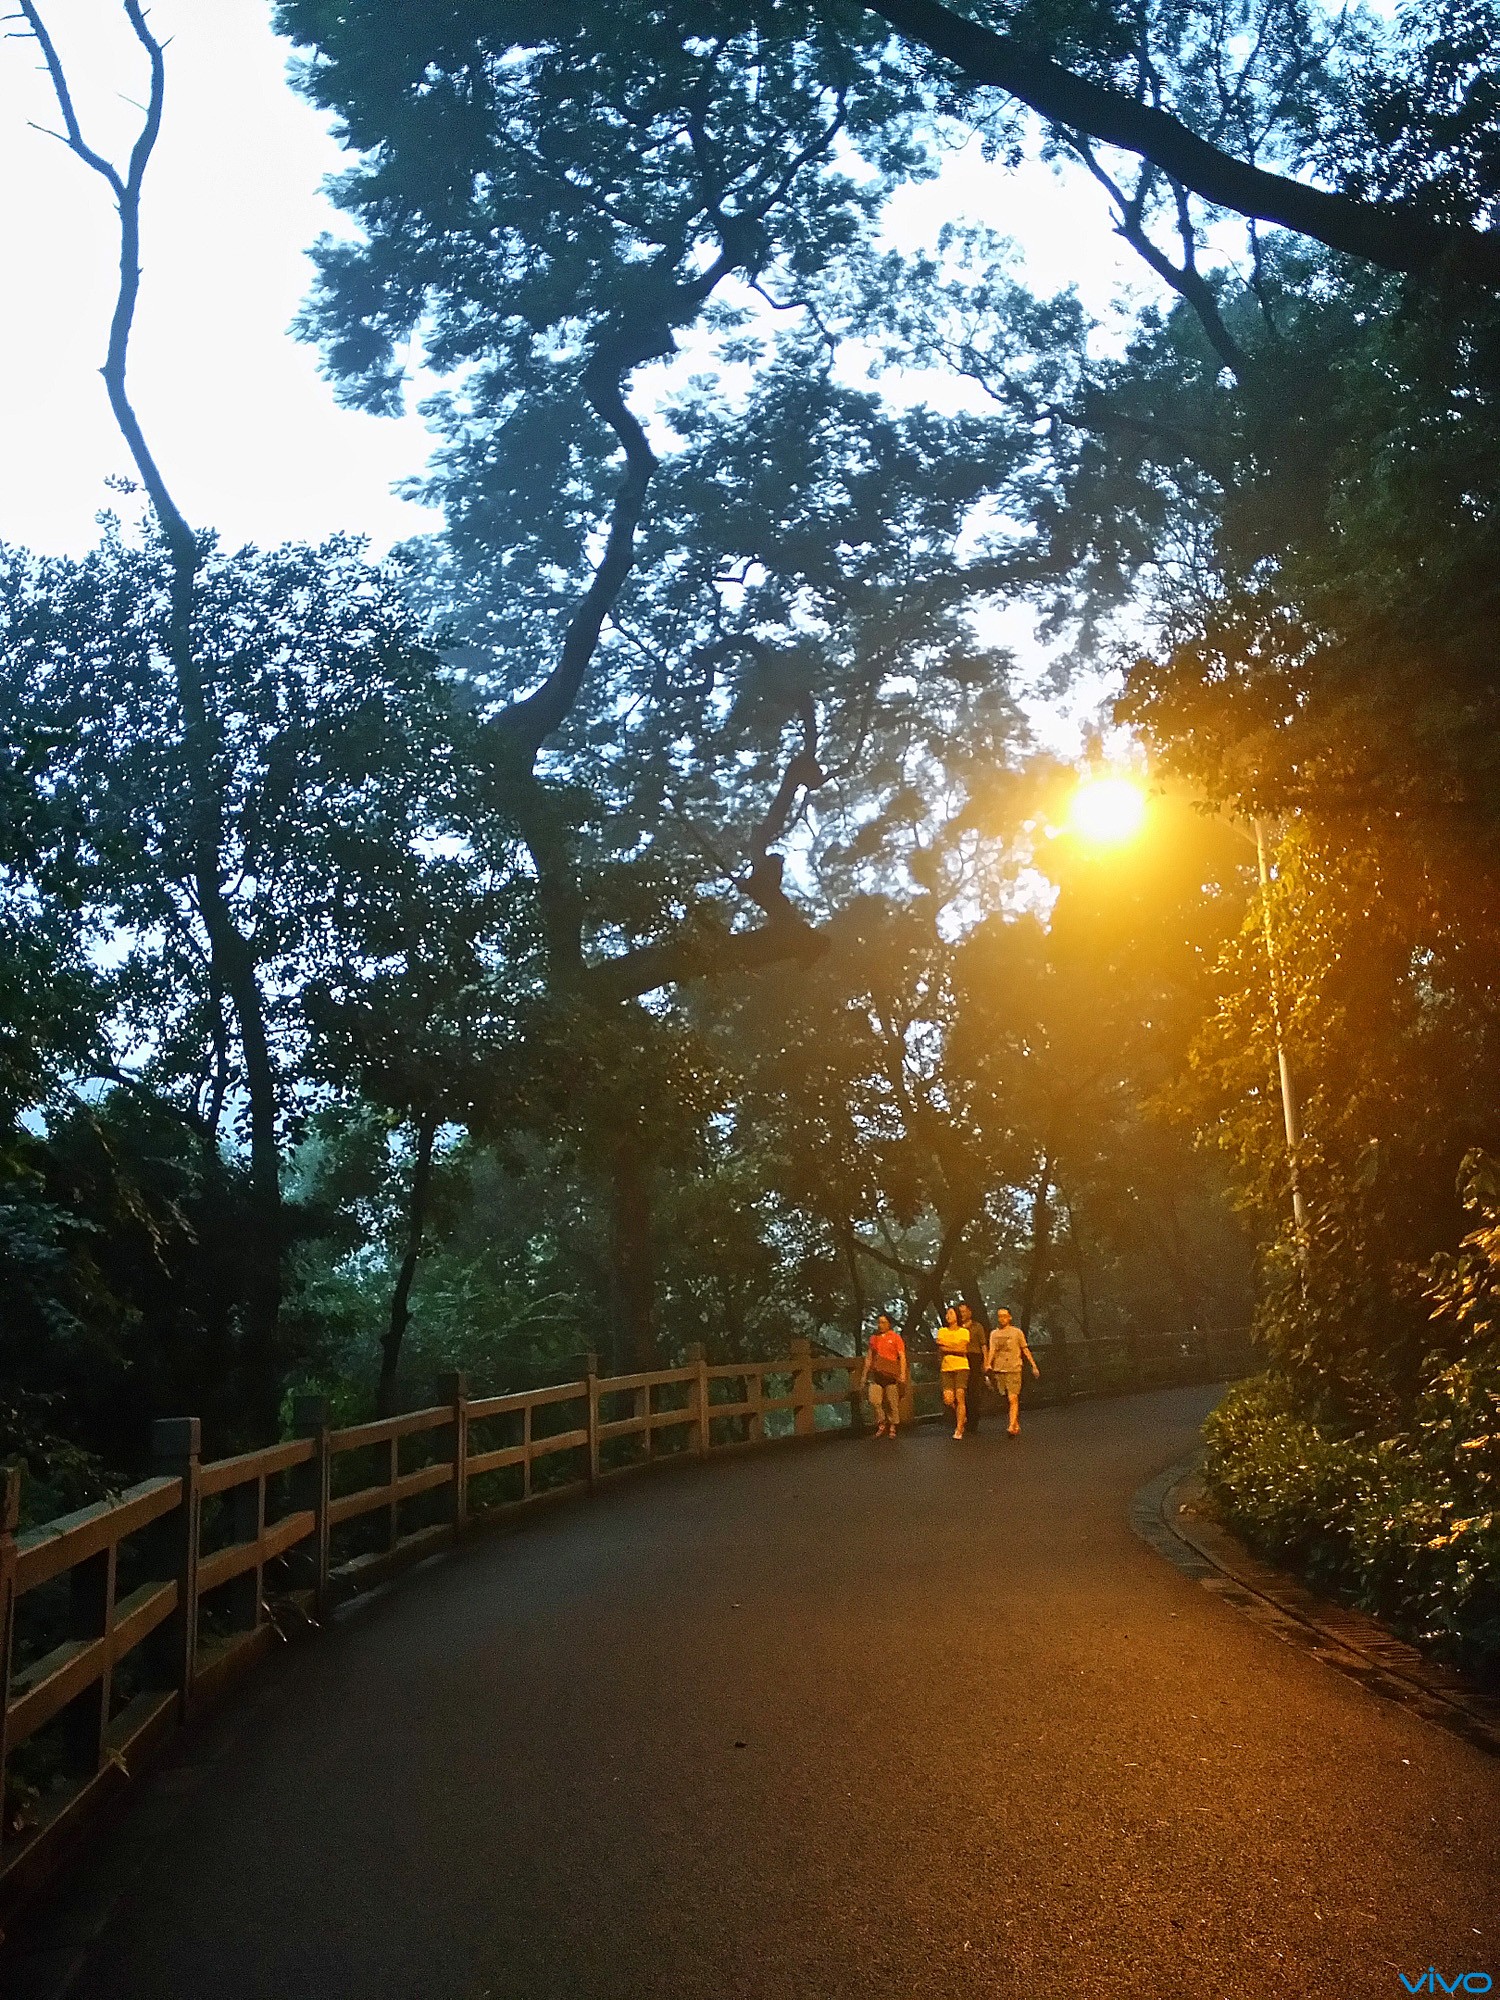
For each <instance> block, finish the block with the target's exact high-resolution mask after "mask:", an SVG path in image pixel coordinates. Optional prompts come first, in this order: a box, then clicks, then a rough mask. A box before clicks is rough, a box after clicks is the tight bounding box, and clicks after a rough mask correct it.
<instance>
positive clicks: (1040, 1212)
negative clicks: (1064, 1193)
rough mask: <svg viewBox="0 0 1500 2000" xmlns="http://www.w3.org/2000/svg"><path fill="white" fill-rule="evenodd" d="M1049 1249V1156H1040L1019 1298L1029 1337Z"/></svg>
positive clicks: (1050, 1181) (1021, 1320)
mask: <svg viewBox="0 0 1500 2000" xmlns="http://www.w3.org/2000/svg"><path fill="white" fill-rule="evenodd" d="M1051 1249H1052V1155H1051V1154H1050V1153H1044V1154H1043V1155H1042V1170H1041V1172H1040V1173H1039V1174H1038V1175H1037V1177H1036V1188H1035V1190H1034V1192H1033V1194H1032V1197H1031V1255H1030V1256H1029V1257H1028V1258H1027V1260H1026V1287H1025V1290H1024V1291H1023V1292H1022V1294H1021V1311H1020V1314H1019V1320H1020V1326H1021V1330H1022V1332H1023V1333H1025V1334H1027V1335H1028V1336H1029V1335H1030V1332H1031V1315H1032V1314H1033V1312H1035V1310H1036V1302H1037V1296H1038V1294H1039V1293H1040V1291H1041V1289H1042V1285H1043V1283H1044V1282H1045V1280H1046V1276H1047V1259H1048V1256H1049V1254H1050V1252H1051Z"/></svg>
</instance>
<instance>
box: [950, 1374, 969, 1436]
mask: <svg viewBox="0 0 1500 2000" xmlns="http://www.w3.org/2000/svg"><path fill="white" fill-rule="evenodd" d="M953 1414H954V1416H955V1417H956V1418H957V1420H958V1421H957V1422H956V1423H955V1425H954V1427H953V1435H954V1436H955V1437H956V1438H961V1437H962V1436H963V1434H964V1419H965V1418H966V1417H967V1416H968V1414H969V1397H968V1389H967V1386H966V1384H965V1382H964V1378H963V1376H962V1375H960V1376H958V1377H957V1379H956V1380H955V1381H954V1384H953Z"/></svg>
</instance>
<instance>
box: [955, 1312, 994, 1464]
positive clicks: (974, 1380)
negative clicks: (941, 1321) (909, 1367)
mask: <svg viewBox="0 0 1500 2000" xmlns="http://www.w3.org/2000/svg"><path fill="white" fill-rule="evenodd" d="M958 1323H959V1325H960V1326H961V1327H962V1328H963V1330H964V1332H965V1333H966V1334H967V1335H968V1336H969V1394H968V1410H967V1413H966V1416H965V1419H964V1428H965V1430H967V1431H968V1432H970V1434H971V1435H976V1436H977V1434H978V1431H979V1426H980V1420H981V1418H982V1417H983V1415H984V1385H985V1379H986V1378H985V1376H984V1373H983V1369H984V1357H985V1353H986V1351H987V1343H986V1335H985V1326H984V1307H983V1306H981V1307H980V1308H979V1310H978V1311H977V1312H976V1311H975V1310H974V1308H973V1306H971V1305H970V1304H969V1302H968V1300H967V1299H961V1300H960V1301H959V1307H958Z"/></svg>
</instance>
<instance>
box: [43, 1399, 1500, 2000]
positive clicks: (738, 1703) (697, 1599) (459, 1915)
mask: <svg viewBox="0 0 1500 2000" xmlns="http://www.w3.org/2000/svg"><path fill="white" fill-rule="evenodd" d="M1211 1401H1212V1393H1211V1392H1208V1391H1201V1390H1185V1391H1184V1390H1175V1391H1167V1392H1163V1393H1160V1394H1155V1395H1149V1396H1137V1397H1132V1398H1128V1399H1125V1400H1122V1401H1115V1402H1100V1403H1089V1404H1082V1405H1075V1406H1073V1407H1071V1408H1067V1409H1058V1410H1047V1411H1042V1412H1039V1413H1037V1414H1036V1415H1035V1416H1034V1417H1031V1418H1029V1419H1028V1420H1027V1422H1026V1427H1025V1432H1024V1435H1023V1436H1022V1437H1021V1438H1020V1439H1019V1440H1017V1441H1015V1442H1011V1441H1009V1440H1008V1439H1007V1438H1006V1437H1005V1435H1004V1433H1003V1431H1002V1430H1001V1429H1000V1427H999V1426H997V1425H989V1426H987V1427H986V1429H985V1432H984V1434H983V1435H982V1436H981V1437H980V1438H979V1439H977V1440H968V1441H966V1442H965V1443H964V1444H962V1445H957V1444H954V1443H953V1442H952V1441H951V1440H950V1439H949V1438H948V1437H946V1436H945V1435H944V1434H942V1432H941V1431H935V1430H932V1429H930V1428H924V1429H923V1430H922V1432H921V1433H920V1434H915V1435H911V1436H908V1437H904V1438H902V1439H900V1440H898V1442H897V1443H896V1444H895V1445H887V1444H885V1443H877V1442H875V1441H874V1440H862V1441H848V1442H839V1443H829V1444H815V1445H812V1446H793V1447H789V1448H785V1449H779V1450H774V1451H767V1452H765V1453H762V1454H759V1455H746V1456H743V1457H737V1458H735V1459H732V1460H729V1461H726V1462H724V1463H722V1464H720V1465H710V1466H706V1467H693V1468H691V1469H687V1470H683V1471H673V1472H671V1473H669V1474H663V1475H661V1476H658V1477H654V1478H649V1479H643V1480H640V1481H636V1482H634V1483H629V1484H625V1485H622V1486H621V1487H619V1488H617V1489H616V1490H614V1491H612V1492H610V1493H609V1494H607V1495H606V1496H603V1497H601V1499H600V1500H599V1501H598V1502H597V1503H594V1504H586V1503H580V1504H578V1505H575V1506H572V1507H570V1508H567V1509H558V1510H554V1511H552V1512H550V1513H549V1514H547V1515H545V1516H543V1517H542V1518H540V1519H538V1520H537V1521H536V1522H535V1523H533V1524H532V1525H530V1526H529V1527H528V1528H526V1529H525V1530H524V1531H523V1532H521V1533H518V1534H514V1535H507V1536H503V1537H497V1538H495V1539H494V1540H491V1541H487V1542H482V1543H480V1544H478V1545H474V1546H471V1547H469V1548H468V1549H466V1550H463V1551H461V1552H459V1553H458V1554H456V1555H455V1556H453V1557H451V1558H448V1559H444V1560H442V1561H439V1562H436V1563H433V1564H431V1565H429V1566H428V1567H427V1568H425V1569H423V1570H421V1571H419V1572H416V1573H414V1574H410V1575H408V1576H407V1577H405V1578H404V1579H402V1580H401V1581H400V1582H399V1583H397V1584H396V1585H395V1586H394V1587H393V1588H392V1589H390V1590H389V1591H388V1592H386V1593H385V1594H383V1595H381V1596H380V1597H379V1598H378V1599H376V1600H375V1601H372V1602H369V1603H367V1604H365V1605H363V1606H362V1607H360V1608H359V1609H358V1610H356V1611H354V1612H353V1613H352V1614H350V1615H346V1616H344V1617H342V1618H341V1619H339V1620H338V1621H336V1622H335V1623H334V1624H333V1625H332V1626H331V1628H330V1629H329V1630H328V1631H327V1632H326V1633H324V1634H323V1635H322V1636H321V1637H320V1638H318V1639H317V1640H316V1641H315V1642H313V1643H310V1644H308V1645H305V1646H299V1647H292V1648H288V1649H287V1651H286V1652H285V1653H283V1654H281V1655H280V1656H279V1657H278V1660H277V1662H276V1664H275V1665H274V1666H272V1667H270V1668H268V1669H266V1670H265V1671H264V1673H263V1674H262V1675H261V1676H260V1678H259V1679H258V1680H257V1681H256V1682H255V1683H254V1685H253V1687H252V1688H251V1690H250V1691H249V1692H248V1693H247V1694H246V1695H245V1696H244V1697H242V1698H241V1699H239V1700H238V1701H237V1702H235V1703H234V1704H233V1705H232V1706H230V1707H227V1708H226V1709H225V1710H224V1711H223V1712H222V1713H221V1714H220V1715H219V1716H218V1717H216V1718H214V1719H213V1720H211V1721H210V1722H209V1723H208V1724H206V1725H205V1726H203V1727H201V1728H199V1729H196V1730H195V1731H194V1732H192V1733H191V1734H190V1735H189V1737H188V1738H186V1739H185V1740H184V1743H183V1746H182V1748H181V1750H180V1751H179V1753H178V1754H177V1755H176V1756H175V1757H174V1758H173V1759H171V1760H170V1761H169V1762H168V1763H166V1764H165V1765H164V1766H162V1767H161V1768H160V1769H159V1770H158V1771H157V1772H156V1773H155V1775H154V1776H152V1777H151V1778H150V1779H148V1780H147V1782H146V1784H145V1786H144V1788H143V1796H142V1797H141V1799H140V1801H139V1803H138V1804H137V1805H136V1806H135V1807H134V1808H133V1809H132V1810H131V1811H130V1813H129V1814H128V1815H127V1817H126V1818H125V1819H124V1820H123V1822H122V1823H121V1824H120V1826H119V1827H118V1828H117V1829H115V1830H114V1831H113V1832H112V1833H111V1834H110V1835H109V1836H108V1837H106V1838H105V1839H104V1840H103V1841H102V1842H101V1843H100V1845H99V1846H98V1848H97V1849H96V1850H95V1853H94V1855H93V1857H92V1860H91V1862H90V1864H89V1866H88V1867H87V1868H86V1869H85V1870H84V1871H82V1873H81V1875H80V1876H79V1878H78V1879H77V1880H76V1881H75V1883H74V1884H73V1885H72V1886H71V1887H70V1888H69V1889H68V1890H67V1891H66V1892H64V1893H63V1894H62V1895H60V1896H59V1897H58V1899H57V1900H56V1901H55V1902H54V1903H53V1904H52V1905H51V1906H50V1907H49V1908H46V1909H44V1910H43V1911H42V1912H40V1913H39V1915H38V1917H37V1919H36V1920H35V1922H34V1923H33V1924H32V1925H31V1926H30V1929H29V1932H28V1934H26V1935H25V1936H24V1938H23V1940H22V1942H23V1943H24V1945H25V1947H26V1956H25V1957H23V1958H21V1959H19V1960H16V1961H13V1963H12V1965H11V1969H10V1971H11V1977H12V1979H13V1980H14V1981H15V1982H16V1986H15V1990H16V1991H17V1992H18V1993H19V1992H27V1991H35V1992H41V1991H43V1990H50V1991H52V1992H57V1991H59V1990H61V1989H62V1988H63V1987H64V1986H66V1989H67V1990H68V1991H69V1992H70V1993H71V1994H73V1995H77V1996H88V2000H95V1996H97V2000H285V1996H293V1995H296V1996H303V1995H305V1996H311V2000H521V1996H525V2000H583V1996H589V2000H593V1996H598V2000H628V1996H636V1995H641V1996H646V1995H650V1996H657V1995H660V1996H671V2000H710V1996H712V2000H729V1996H741V1995H744V1996H754V2000H785V1996H801V1995H807V1996H818V2000H823V1996H833V1995H839V1996H842V1995H850V1996H855V1995H859V1996H864V1995H869V1996H879V2000H898V1996H899V2000H926V1996H929V1995H930V1996H944V2000H946V1996H950V1995H952V1996H968V1995H975V1996H980V1995H983V1996H992V1995H1005V1996H1009V1995H1020V1994H1025V1995H1029V1996H1058V2000H1113V1996H1115V1995H1121V1996H1124V1995H1130V1996H1141V2000H1176V1996H1184V2000H1197V1997H1198V1996H1204V2000H1209V1997H1210V1996H1212V2000H1268V1996H1279V1995H1296V1996H1306V2000H1363V1996H1366V1995H1380V1996H1386V1995H1397V1994H1400V1993H1401V1992H1402V1991H1403V1990H1404V1989H1403V1986H1402V1983H1401V1977H1402V1975H1403V1974H1404V1975H1405V1976H1406V1978H1407V1979H1408V1980H1410V1981H1412V1982H1413V1983H1415V1981H1416V1979H1417V1978H1418V1977H1419V1976H1420V1975H1422V1974H1425V1973H1426V1971H1427V1968H1428V1967H1429V1966H1435V1967H1436V1969H1437V1970H1438V1972H1439V1973H1440V1974H1442V1975H1443V1977H1444V1978H1446V1979H1450V1980H1451V1979H1453V1978H1455V1977H1457V1976H1458V1975H1460V1974H1463V1973H1466V1972H1488V1973H1490V1974H1492V1975H1494V1976H1495V1978H1496V1979H1497V1980H1500V1950H1497V1947H1496V1936H1497V1933H1500V1810H1497V1808H1500V1764H1497V1763H1496V1762H1495V1761H1494V1760H1492V1759H1490V1758H1487V1757H1486V1756H1485V1755H1484V1754H1483V1753H1482V1752H1480V1751H1478V1750H1476V1749H1474V1748H1472V1747H1471V1746H1470V1745H1468V1744H1467V1743H1465V1742H1463V1741H1462V1740H1460V1739H1459V1738H1457V1737H1454V1736H1451V1735H1448V1734H1446V1733H1444V1732H1442V1731H1440V1730H1438V1729H1435V1728H1433V1727H1431V1726H1429V1725H1428V1724H1426V1723H1424V1722H1423V1721H1421V1720H1420V1719H1419V1718H1418V1717H1417V1716H1415V1715H1413V1714H1411V1713H1409V1712H1407V1711H1405V1710H1403V1709H1402V1708H1400V1707H1397V1706H1394V1705H1392V1704H1390V1703H1386V1702H1383V1701H1381V1700H1379V1699H1377V1698H1375V1697H1373V1696H1372V1695H1371V1694H1369V1693H1368V1692H1367V1691H1366V1690H1364V1689H1363V1688H1361V1687H1359V1686H1358V1685H1357V1684H1355V1683H1353V1682H1351V1681H1350V1680H1348V1679H1346V1678H1345V1677H1344V1676H1342V1675H1341V1674H1338V1673H1336V1672H1333V1671H1331V1670H1330V1669H1329V1668H1328V1667H1326V1666H1325V1665H1323V1664H1322V1663H1321V1662H1319V1661H1318V1660H1317V1659H1316V1658H1315V1657H1313V1656H1311V1655H1310V1654H1309V1653H1307V1652H1306V1651H1304V1650H1302V1649H1300V1648H1297V1647H1292V1646H1288V1645H1286V1644H1284V1643H1282V1642H1281V1641H1280V1640H1278V1639H1277V1638H1276V1637H1275V1635H1274V1634H1273V1633H1272V1632H1270V1631H1268V1630H1266V1629H1264V1628H1263V1627H1261V1626H1259V1625H1258V1624H1256V1623H1254V1622H1252V1621H1250V1620H1249V1619H1247V1618H1245V1617H1243V1616H1242V1615H1241V1614H1240V1613H1239V1612H1237V1611H1236V1610H1235V1609H1234V1608H1233V1607H1232V1606H1230V1605H1227V1604H1225V1603H1223V1602H1221V1601H1220V1600H1219V1599H1218V1598H1217V1597H1215V1596H1214V1595H1213V1594H1212V1593H1211V1592H1208V1591H1205V1590H1204V1589H1202V1588H1201V1587H1200V1586H1198V1585H1196V1584H1194V1583H1193V1582H1192V1581H1191V1580H1190V1579H1188V1578H1186V1577H1184V1576H1182V1575H1181V1574H1179V1573H1178V1572H1177V1571H1176V1570H1175V1569H1173V1568H1172V1567H1171V1566H1170V1565H1169V1564H1168V1563H1166V1562H1165V1561H1163V1559H1162V1558H1161V1557H1160V1556H1159V1555H1157V1554H1156V1553H1155V1552H1154V1551H1153V1550H1152V1549H1150V1548H1149V1547H1147V1546H1146V1545H1145V1544H1144V1543H1142V1542H1140V1541H1138V1540H1137V1539H1136V1538H1135V1537H1134V1536H1133V1535H1132V1533H1131V1532H1130V1529H1129V1526H1128V1523H1127V1510H1128V1507H1129V1502H1130V1499H1131V1496H1132V1494H1133V1493H1134V1491H1135V1490H1136V1488H1137V1487H1139V1486H1140V1485H1141V1484H1142V1483H1143V1482H1144V1481H1145V1480H1147V1479H1148V1478H1149V1477H1150V1476H1151V1475H1152V1474H1154V1473H1155V1472H1156V1471H1158V1470H1159V1469H1161V1468H1162V1467H1163V1466H1165V1465H1167V1464H1168V1463H1170V1462H1172V1461H1173V1460H1175V1459H1178V1458H1181V1457H1183V1456H1185V1455H1186V1453H1187V1452H1188V1451H1189V1449H1190V1448H1191V1445H1192V1442H1193V1439H1194V1436H1195V1433H1196V1429H1197V1426H1198V1423H1199V1421H1200V1419H1201V1418H1202V1416H1203V1414H1204V1412H1205V1411H1206V1410H1207V1408H1208V1407H1209V1404H1210V1402H1211ZM1460 1990H1462V1989H1460ZM1470 1990H1473V1989H1472V1987H1471V1988H1470Z"/></svg>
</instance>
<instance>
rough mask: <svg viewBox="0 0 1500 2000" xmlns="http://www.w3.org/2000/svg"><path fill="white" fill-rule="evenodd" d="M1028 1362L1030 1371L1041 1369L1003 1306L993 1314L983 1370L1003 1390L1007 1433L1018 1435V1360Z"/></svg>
mask: <svg viewBox="0 0 1500 2000" xmlns="http://www.w3.org/2000/svg"><path fill="white" fill-rule="evenodd" d="M1023 1361H1027V1362H1029V1363H1030V1364H1031V1372H1032V1374H1033V1375H1035V1376H1038V1377H1040V1375H1041V1372H1042V1371H1041V1369H1040V1368H1038V1367H1037V1365H1036V1357H1035V1355H1034V1354H1033V1353H1032V1351H1031V1349H1030V1348H1029V1347H1028V1346H1027V1345H1026V1335H1025V1334H1024V1333H1023V1332H1022V1330H1021V1328H1020V1327H1018V1326H1017V1325H1016V1324H1015V1322H1014V1321H1013V1320H1012V1319H1011V1316H1010V1314H1009V1313H1008V1312H1007V1311H1006V1309H1005V1307H1004V1306H1001V1308H1000V1310H999V1312H998V1313H996V1315H995V1326H994V1331H993V1332H992V1333H991V1334H990V1337H989V1340H988V1342H987V1343H986V1346H985V1350H984V1372H985V1374H986V1375H988V1376H989V1378H990V1380H991V1381H992V1382H993V1383H994V1385H995V1387H996V1388H997V1389H1003V1390H1004V1391H1005V1400H1006V1401H1007V1403H1009V1405H1010V1425H1009V1429H1010V1434H1011V1436H1012V1437H1019V1436H1020V1435H1021V1363H1022V1362H1023Z"/></svg>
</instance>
